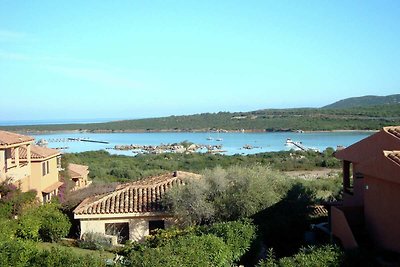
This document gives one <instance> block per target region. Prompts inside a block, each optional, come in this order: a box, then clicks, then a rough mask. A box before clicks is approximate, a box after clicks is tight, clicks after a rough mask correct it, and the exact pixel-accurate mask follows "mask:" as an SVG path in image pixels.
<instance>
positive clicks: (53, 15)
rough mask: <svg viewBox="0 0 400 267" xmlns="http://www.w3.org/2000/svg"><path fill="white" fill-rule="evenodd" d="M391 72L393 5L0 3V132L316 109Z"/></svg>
mask: <svg viewBox="0 0 400 267" xmlns="http://www.w3.org/2000/svg"><path fill="white" fill-rule="evenodd" d="M399 73H400V1H397V0H394V1H385V0H382V1H320V0H318V1H281V0H280V1H266V0H265V1H235V0H230V1H222V0H221V1H206V0H203V1H188V0H185V1H88V0H85V1H72V0H70V1H63V2H61V1H46V0H41V1H16V0H7V1H6V0H0V92H1V94H0V98H1V105H0V121H7V120H39V119H82V118H139V117H155V116H167V115H179V114H193V113H202V112H218V111H248V110H255V109H261V108H289V107H320V106H324V105H327V104H330V103H331V102H334V101H337V100H340V99H343V98H347V97H352V96H361V95H371V94H372V95H388V94H395V93H400V90H399V89H400V74H399ZM16 100H17V101H16Z"/></svg>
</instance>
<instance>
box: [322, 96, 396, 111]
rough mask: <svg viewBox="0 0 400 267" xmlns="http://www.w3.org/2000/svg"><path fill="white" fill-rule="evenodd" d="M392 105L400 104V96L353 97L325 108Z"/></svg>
mask: <svg viewBox="0 0 400 267" xmlns="http://www.w3.org/2000/svg"><path fill="white" fill-rule="evenodd" d="M392 104H400V94H396V95H388V96H375V95H366V96H361V97H351V98H346V99H342V100H339V101H337V102H335V103H332V104H330V105H327V106H324V107H323V108H326V109H339V108H340V109H341V108H353V107H365V106H378V105H392Z"/></svg>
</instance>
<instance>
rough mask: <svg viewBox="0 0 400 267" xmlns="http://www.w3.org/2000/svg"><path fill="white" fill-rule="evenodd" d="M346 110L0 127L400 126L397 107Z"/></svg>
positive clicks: (140, 129)
mask: <svg viewBox="0 0 400 267" xmlns="http://www.w3.org/2000/svg"><path fill="white" fill-rule="evenodd" d="M349 106H350V107H348V108H340V109H338V108H294V109H264V110H257V111H251V112H219V113H202V114H195V115H186V116H170V117H163V118H151V119H138V120H124V121H113V122H107V123H90V124H58V125H25V126H2V127H0V129H2V130H9V131H26V132H29V131H30V132H35V131H65V130H68V131H69V130H85V131H93V132H102V131H107V132H120V131H134V132H146V131H210V130H218V129H225V130H241V129H245V130H250V131H283V130H285V131H287V130H297V129H302V130H307V131H320V130H324V131H326V130H377V129H380V128H382V127H384V126H388V125H398V124H400V116H399V114H400V104H399V103H398V101H397V103H394V104H385V105H376V106H357V107H351V105H349Z"/></svg>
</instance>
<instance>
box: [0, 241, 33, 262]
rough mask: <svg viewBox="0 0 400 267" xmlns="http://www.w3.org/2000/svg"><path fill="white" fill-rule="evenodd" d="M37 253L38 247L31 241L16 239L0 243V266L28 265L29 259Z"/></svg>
mask: <svg viewBox="0 0 400 267" xmlns="http://www.w3.org/2000/svg"><path fill="white" fill-rule="evenodd" d="M37 253H38V249H37V248H36V247H35V243H33V242H27V241H22V240H18V239H17V240H13V241H7V242H3V243H1V244H0V266H4V267H6V266H15V267H22V266H30V260H31V259H32V258H33V257H36V255H37Z"/></svg>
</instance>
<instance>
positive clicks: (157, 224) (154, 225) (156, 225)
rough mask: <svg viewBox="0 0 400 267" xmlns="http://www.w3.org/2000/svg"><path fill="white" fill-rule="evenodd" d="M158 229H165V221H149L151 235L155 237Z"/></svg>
mask: <svg viewBox="0 0 400 267" xmlns="http://www.w3.org/2000/svg"><path fill="white" fill-rule="evenodd" d="M157 229H165V223H164V220H157V221H149V233H150V234H151V235H153V234H154V233H155V231H156V230H157Z"/></svg>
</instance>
